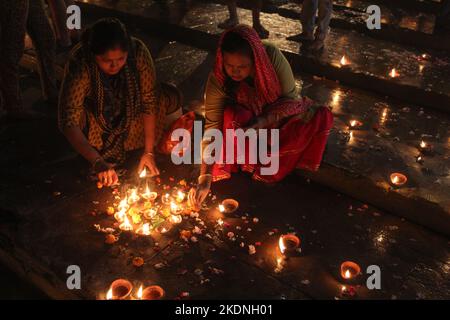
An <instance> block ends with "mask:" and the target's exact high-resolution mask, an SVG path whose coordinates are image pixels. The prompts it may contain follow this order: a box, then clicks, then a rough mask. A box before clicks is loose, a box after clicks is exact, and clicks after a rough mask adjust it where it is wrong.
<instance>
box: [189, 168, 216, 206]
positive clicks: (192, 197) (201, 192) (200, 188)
mask: <svg viewBox="0 0 450 320" xmlns="http://www.w3.org/2000/svg"><path fill="white" fill-rule="evenodd" d="M211 182H212V175H211V174H202V175H200V177H198V184H197V186H196V187H195V188H192V189H191V190H190V191H189V195H188V201H189V204H190V205H191V206H192V207H193V209H194V210H195V211H199V210H200V206H201V204H202V202H203V201H204V200H205V198H206V196H207V195H208V193H209V190H210V189H211Z"/></svg>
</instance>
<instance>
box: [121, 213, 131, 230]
mask: <svg viewBox="0 0 450 320" xmlns="http://www.w3.org/2000/svg"><path fill="white" fill-rule="evenodd" d="M119 229H120V230H123V231H131V230H133V225H132V224H131V223H130V220H128V217H127V215H125V216H124V218H123V222H122V223H121V224H120V225H119Z"/></svg>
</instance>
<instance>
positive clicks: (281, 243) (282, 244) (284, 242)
mask: <svg viewBox="0 0 450 320" xmlns="http://www.w3.org/2000/svg"><path fill="white" fill-rule="evenodd" d="M299 246H300V239H299V238H298V237H297V236H296V235H294V234H291V233H290V234H284V235H282V236H281V237H280V239H279V240H278V247H279V248H280V252H281V253H282V254H284V253H285V252H287V253H291V252H293V251H294V250H296V249H297V248H298V247H299Z"/></svg>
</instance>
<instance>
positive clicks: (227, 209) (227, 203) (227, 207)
mask: <svg viewBox="0 0 450 320" xmlns="http://www.w3.org/2000/svg"><path fill="white" fill-rule="evenodd" d="M221 205H222V207H220V205H219V210H221V211H220V212H222V213H232V212H235V211H236V210H237V208H238V207H239V202H237V201H236V200H234V199H225V200H223V201H222V204H221ZM221 208H222V209H221ZM222 210H223V211H222Z"/></svg>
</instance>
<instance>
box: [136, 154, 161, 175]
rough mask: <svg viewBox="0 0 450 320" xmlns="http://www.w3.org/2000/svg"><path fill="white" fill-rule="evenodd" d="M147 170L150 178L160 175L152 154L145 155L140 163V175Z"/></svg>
mask: <svg viewBox="0 0 450 320" xmlns="http://www.w3.org/2000/svg"><path fill="white" fill-rule="evenodd" d="M144 168H147V173H148V175H149V176H150V177H153V176H157V175H159V169H158V167H157V166H156V162H155V158H154V156H153V154H152V153H144V154H143V155H142V157H141V160H140V161H139V167H138V174H139V173H141V172H142V170H144Z"/></svg>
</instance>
